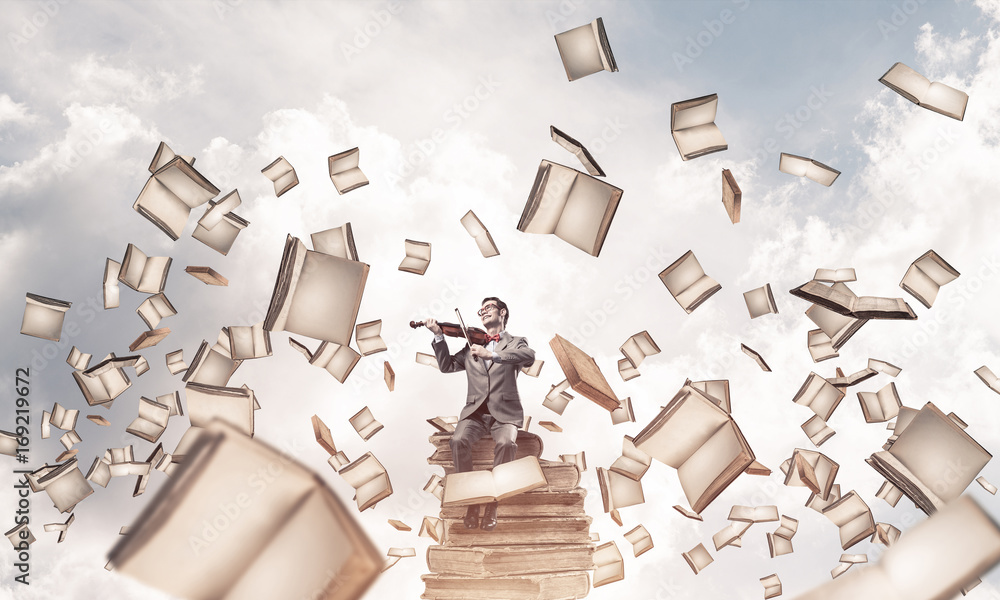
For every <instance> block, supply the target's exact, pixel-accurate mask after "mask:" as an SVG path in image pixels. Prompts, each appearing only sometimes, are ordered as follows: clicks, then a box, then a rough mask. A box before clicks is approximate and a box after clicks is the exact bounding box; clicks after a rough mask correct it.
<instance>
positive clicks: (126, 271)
mask: <svg viewBox="0 0 1000 600" xmlns="http://www.w3.org/2000/svg"><path fill="white" fill-rule="evenodd" d="M171 261H172V259H171V258H170V257H169V256H146V254H145V253H143V251H142V250H139V249H138V248H137V247H136V246H135V245H134V244H129V245H128V247H127V248H126V249H125V257H124V258H123V259H122V263H121V270H120V271H119V272H118V281H120V282H122V283H124V284H125V285H127V286H129V287H130V288H132V289H133V290H135V291H137V292H142V293H144V294H159V293H160V292H162V291H163V288H164V286H166V285H167V274H168V273H169V272H170V263H171Z"/></svg>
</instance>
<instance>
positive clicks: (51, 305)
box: [21, 293, 73, 342]
mask: <svg viewBox="0 0 1000 600" xmlns="http://www.w3.org/2000/svg"><path fill="white" fill-rule="evenodd" d="M24 301H25V305H24V318H23V319H21V333H22V334H24V335H30V336H32V337H36V338H42V339H43V340H51V341H53V342H58V341H59V338H60V337H62V326H63V320H64V319H65V318H66V311H68V310H69V309H70V307H71V306H73V303H72V302H66V301H64V300H56V299H55V298H46V297H45V296H39V295H37V294H31V293H28V294H25V296H24Z"/></svg>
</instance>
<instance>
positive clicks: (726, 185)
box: [722, 169, 743, 225]
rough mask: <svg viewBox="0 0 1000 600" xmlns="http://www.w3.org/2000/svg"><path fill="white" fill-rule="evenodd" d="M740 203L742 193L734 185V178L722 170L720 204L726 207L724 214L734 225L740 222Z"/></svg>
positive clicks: (737, 185) (737, 186)
mask: <svg viewBox="0 0 1000 600" xmlns="http://www.w3.org/2000/svg"><path fill="white" fill-rule="evenodd" d="M742 202H743V191H742V190H740V186H739V184H738V183H736V178H735V177H733V174H732V172H730V170H729V169H723V170H722V204H723V205H724V206H725V207H726V214H727V215H729V220H730V221H732V222H733V224H734V225H735V224H736V223H739V222H740V206H741V205H742Z"/></svg>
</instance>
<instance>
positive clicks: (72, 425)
mask: <svg viewBox="0 0 1000 600" xmlns="http://www.w3.org/2000/svg"><path fill="white" fill-rule="evenodd" d="M79 418H80V411H79V410H77V409H66V408H63V407H62V406H61V405H60V404H59V403H58V402H56V403H55V405H53V406H52V413H51V414H50V415H49V419H48V421H49V425H51V426H52V427H56V428H58V429H62V430H63V431H73V430H74V429H76V422H77V420H78V419H79Z"/></svg>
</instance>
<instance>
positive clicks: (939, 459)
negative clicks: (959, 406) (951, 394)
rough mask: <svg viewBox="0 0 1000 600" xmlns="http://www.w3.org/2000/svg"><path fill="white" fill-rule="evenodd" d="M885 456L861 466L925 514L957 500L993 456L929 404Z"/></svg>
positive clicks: (878, 453)
mask: <svg viewBox="0 0 1000 600" xmlns="http://www.w3.org/2000/svg"><path fill="white" fill-rule="evenodd" d="M900 420H902V413H900V417H899V419H897V425H896V428H897V433H898V437H897V438H896V440H895V441H894V442H893V443H892V445H891V446H890V447H889V449H888V450H884V451H881V452H876V453H875V454H872V455H871V458H868V459H867V460H866V462H867V463H868V464H869V465H871V467H872V468H874V469H875V470H876V471H878V472H879V474H881V475H882V476H883V477H885V478H886V480H888V481H889V483H891V484H892V485H894V486H896V487H897V488H899V489H900V490H902V492H903V493H904V494H905V495H906V497H907V498H909V499H910V500H912V501H913V503H914V504H916V505H917V508H919V509H921V510H922V511H924V512H925V513H927V514H931V513H933V512H934V511H935V510H940V509H941V508H942V507H944V505H945V504H947V503H948V502H951V501H952V500H954V499H955V498H958V497H959V496H960V495H961V494H962V492H964V491H965V488H967V487H968V486H969V484H970V483H972V482H973V481H974V480H975V479H976V477H978V476H979V472H980V471H981V470H982V469H983V467H985V466H986V463H988V462H989V461H990V459H991V458H992V455H991V454H990V453H989V452H987V451H986V449H985V448H983V447H982V446H980V445H979V444H978V443H977V442H976V440H974V439H972V437H971V436H969V434H968V433H966V432H965V431H964V430H963V428H962V427H961V426H959V425H958V424H957V423H955V421H954V420H952V419H951V418H949V417H948V415H945V414H944V413H943V412H941V410H940V409H938V407H937V406H935V405H934V404H933V403H931V402H928V403H927V404H925V405H924V407H923V408H922V409H920V411H919V412H918V413H917V414H916V416H914V417H913V419H912V420H911V421H910V422H909V423H907V424H906V426H905V428H902V431H899V429H900V428H901V425H900V423H899V422H898V421H900Z"/></svg>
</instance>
